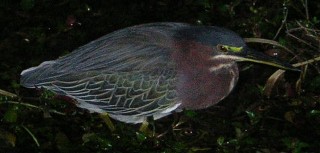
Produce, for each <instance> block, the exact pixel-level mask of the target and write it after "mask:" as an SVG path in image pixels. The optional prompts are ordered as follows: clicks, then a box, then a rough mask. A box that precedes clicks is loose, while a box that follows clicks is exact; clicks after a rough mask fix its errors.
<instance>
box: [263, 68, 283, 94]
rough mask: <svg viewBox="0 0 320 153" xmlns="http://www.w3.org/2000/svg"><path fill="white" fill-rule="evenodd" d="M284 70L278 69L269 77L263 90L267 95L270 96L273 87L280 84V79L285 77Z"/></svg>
mask: <svg viewBox="0 0 320 153" xmlns="http://www.w3.org/2000/svg"><path fill="white" fill-rule="evenodd" d="M284 72H285V70H277V71H276V72H274V73H273V74H272V75H271V76H270V77H269V78H268V80H267V82H266V85H265V87H264V92H263V94H264V95H265V96H267V97H268V98H269V97H270V95H271V93H272V89H273V88H274V87H275V86H276V85H277V84H278V82H279V81H280V80H282V79H283V77H284Z"/></svg>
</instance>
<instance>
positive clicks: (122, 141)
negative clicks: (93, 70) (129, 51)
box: [0, 0, 320, 153]
mask: <svg viewBox="0 0 320 153" xmlns="http://www.w3.org/2000/svg"><path fill="white" fill-rule="evenodd" d="M0 8H1V9H0V17H1V21H0V27H1V29H2V32H1V35H0V89H1V90H0V150H1V151H0V152H26V151H30V152H115V153H120V152H139V153H142V152H163V153H171V152H172V153H175V152H190V153H192V152H221V153H228V152H257V153H269V152H270V153H271V152H272V153H273V152H294V153H299V152H319V146H320V139H319V138H320V97H319V95H320V75H319V73H320V67H319V66H318V63H319V60H320V31H319V29H318V28H317V27H319V26H320V19H319V17H320V3H318V2H317V1H308V0H279V1H262V0H260V1H259V0H244V1H240V0H228V1H222V0H221V1H216V0H178V1H170V0H157V1H149V0H131V1H124V0H105V1H102V0H101V1H98V0H96V1H89V0H2V1H1V2H0ZM161 21H174V22H187V23H192V24H203V25H217V26H223V27H227V28H229V29H232V30H234V31H236V32H238V33H239V34H240V35H241V36H243V37H251V38H252V37H254V38H263V39H247V41H248V42H249V44H250V46H252V47H254V48H256V49H259V50H261V51H264V52H265V53H266V54H269V55H271V56H278V57H279V58H281V59H282V60H287V61H291V63H294V65H295V66H297V67H300V68H301V70H302V71H301V73H295V72H285V73H284V72H283V71H277V70H276V69H275V68H272V67H268V66H265V65H256V64H254V65H251V64H249V63H242V64H241V65H240V66H241V72H240V80H239V83H238V85H237V87H236V89H235V90H234V91H233V92H232V94H231V95H230V96H229V97H227V98H226V99H225V100H223V101H222V102H220V103H219V104H218V105H216V106H213V107H211V108H208V109H205V110H199V111H184V112H181V113H177V114H174V115H171V116H169V117H165V118H163V119H160V120H157V121H153V122H152V121H151V123H153V124H151V125H149V128H147V129H146V130H144V132H141V131H140V130H139V125H133V124H125V123H121V122H118V121H114V120H112V122H113V124H114V126H115V127H114V130H111V128H110V127H111V125H110V123H109V122H108V120H107V118H105V117H104V118H101V117H100V116H99V115H98V114H90V113H88V112H87V111H86V110H83V109H80V108H77V107H75V105H74V101H72V100H70V99H65V98H64V97H59V96H56V95H54V94H52V93H50V92H47V91H38V90H30V89H25V88H23V87H21V86H20V85H19V78H20V72H21V71H22V70H24V69H26V68H29V67H31V66H36V65H38V64H40V63H41V62H42V61H45V60H52V59H56V58H58V57H59V56H62V55H65V54H67V53H70V52H71V51H72V50H73V49H75V48H77V47H79V46H81V45H84V44H86V43H87V42H89V41H92V40H94V39H96V38H98V37H100V36H102V35H105V34H107V33H110V32H112V31H114V30H117V29H121V28H124V27H128V26H131V25H136V24H141V23H148V22H161ZM152 129H154V130H152Z"/></svg>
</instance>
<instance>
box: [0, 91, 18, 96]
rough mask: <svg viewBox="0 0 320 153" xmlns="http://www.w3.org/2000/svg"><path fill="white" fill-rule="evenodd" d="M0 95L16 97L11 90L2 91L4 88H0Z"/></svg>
mask: <svg viewBox="0 0 320 153" xmlns="http://www.w3.org/2000/svg"><path fill="white" fill-rule="evenodd" d="M0 95H4V96H8V97H11V98H15V97H18V96H17V95H16V94H14V93H11V92H8V91H4V90H1V89H0Z"/></svg>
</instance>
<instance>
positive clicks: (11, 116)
mask: <svg viewBox="0 0 320 153" xmlns="http://www.w3.org/2000/svg"><path fill="white" fill-rule="evenodd" d="M17 110H18V109H17V106H13V107H10V108H9V110H8V111H7V112H6V113H5V114H4V116H3V119H4V120H5V121H6V122H9V123H15V122H17V118H18V112H17Z"/></svg>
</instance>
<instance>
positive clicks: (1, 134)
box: [0, 129, 17, 147]
mask: <svg viewBox="0 0 320 153" xmlns="http://www.w3.org/2000/svg"><path fill="white" fill-rule="evenodd" d="M1 139H2V140H5V141H6V142H8V143H9V144H11V146H12V147H14V146H15V145H16V140H17V138H16V136H15V135H14V134H12V133H10V132H8V131H5V130H2V129H0V140H1Z"/></svg>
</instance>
